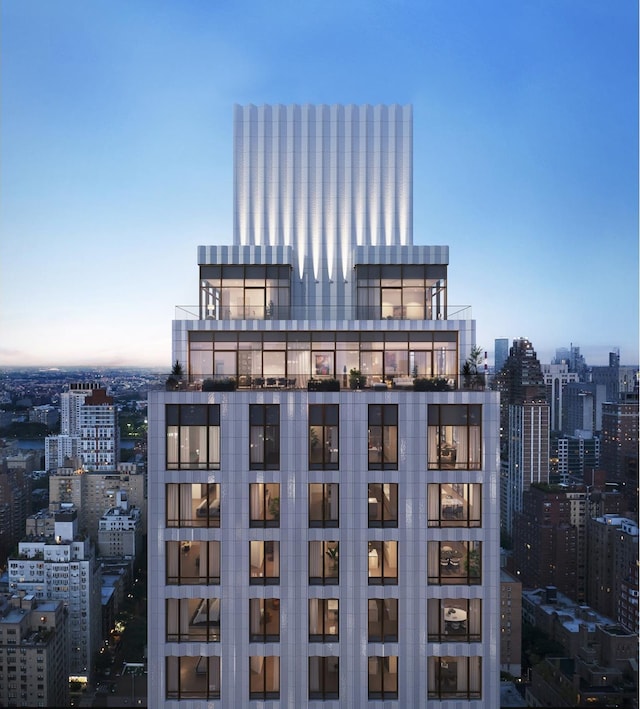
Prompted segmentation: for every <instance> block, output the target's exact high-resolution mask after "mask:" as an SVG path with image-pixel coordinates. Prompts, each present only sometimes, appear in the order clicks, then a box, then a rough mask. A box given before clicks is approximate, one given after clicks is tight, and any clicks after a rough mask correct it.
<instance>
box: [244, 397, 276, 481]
mask: <svg viewBox="0 0 640 709" xmlns="http://www.w3.org/2000/svg"><path fill="white" fill-rule="evenodd" d="M249 426H250V431H249V466H250V468H251V470H278V468H279V467H280V405H279V404H250V405H249Z"/></svg>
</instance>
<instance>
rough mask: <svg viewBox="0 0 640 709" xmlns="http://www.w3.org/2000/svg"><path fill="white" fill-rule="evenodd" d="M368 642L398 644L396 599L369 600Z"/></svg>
mask: <svg viewBox="0 0 640 709" xmlns="http://www.w3.org/2000/svg"><path fill="white" fill-rule="evenodd" d="M368 613H369V621H368V623H369V642H370V643H384V642H388V643H397V642H398V599H397V598H370V599H369V609H368Z"/></svg>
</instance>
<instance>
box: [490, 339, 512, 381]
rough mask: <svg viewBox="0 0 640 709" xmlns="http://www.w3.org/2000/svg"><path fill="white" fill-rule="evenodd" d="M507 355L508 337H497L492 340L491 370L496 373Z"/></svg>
mask: <svg viewBox="0 0 640 709" xmlns="http://www.w3.org/2000/svg"><path fill="white" fill-rule="evenodd" d="M508 356H509V338H507V337H498V338H496V339H495V340H494V352H493V371H494V373H495V374H497V373H498V372H499V371H500V370H501V369H502V368H503V367H504V363H505V362H506V361H507V357H508Z"/></svg>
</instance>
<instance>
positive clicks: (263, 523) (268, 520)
mask: <svg viewBox="0 0 640 709" xmlns="http://www.w3.org/2000/svg"><path fill="white" fill-rule="evenodd" d="M260 487H263V488H264V491H263V493H262V495H261V496H260V494H259V492H260ZM272 494H273V497H272ZM255 495H257V497H258V499H257V500H255V501H254V496H255ZM260 497H262V504H260ZM255 512H258V514H261V515H262V516H261V517H255V516H254V513H255ZM279 526H280V483H249V527H251V528H256V529H267V528H277V527H279Z"/></svg>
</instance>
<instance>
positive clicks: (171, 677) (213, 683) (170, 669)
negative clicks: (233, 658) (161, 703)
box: [166, 656, 220, 699]
mask: <svg viewBox="0 0 640 709" xmlns="http://www.w3.org/2000/svg"><path fill="white" fill-rule="evenodd" d="M166 672H167V699H220V658H219V657H204V656H200V657H167V664H166Z"/></svg>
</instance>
